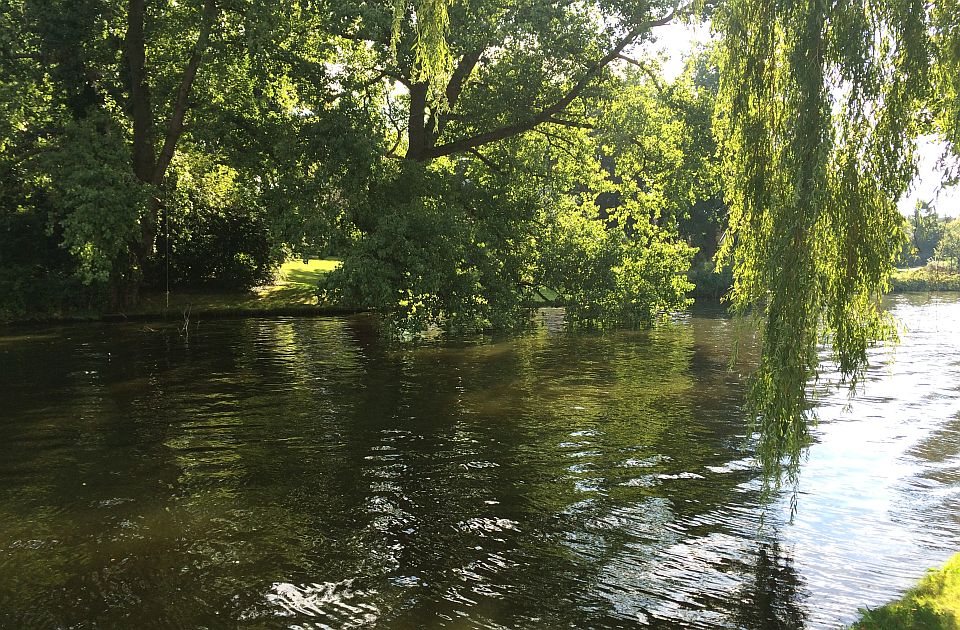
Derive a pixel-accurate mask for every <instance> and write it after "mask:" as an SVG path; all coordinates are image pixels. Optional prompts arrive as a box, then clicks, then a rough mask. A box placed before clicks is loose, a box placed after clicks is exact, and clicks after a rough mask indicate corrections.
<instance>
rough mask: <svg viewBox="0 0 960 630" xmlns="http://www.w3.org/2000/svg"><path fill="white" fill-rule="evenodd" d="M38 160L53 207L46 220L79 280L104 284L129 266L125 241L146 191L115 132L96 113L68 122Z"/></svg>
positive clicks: (136, 229) (134, 230) (136, 223)
mask: <svg viewBox="0 0 960 630" xmlns="http://www.w3.org/2000/svg"><path fill="white" fill-rule="evenodd" d="M43 162H44V171H45V172H46V173H49V175H47V176H46V178H47V182H46V183H47V186H46V189H47V192H48V194H49V195H50V200H51V202H52V204H53V208H55V210H54V212H52V213H51V216H50V220H51V221H52V222H54V223H56V224H57V225H59V226H60V228H61V229H62V235H63V241H62V243H63V246H64V247H65V248H66V249H68V250H69V251H70V253H71V254H73V256H74V257H75V258H76V260H77V271H76V273H77V275H78V276H79V277H80V279H81V280H82V281H83V282H84V283H85V284H90V283H94V282H101V283H103V282H106V281H107V280H109V278H110V276H111V274H112V273H113V272H114V271H116V270H117V269H118V268H120V267H123V266H125V265H127V264H129V263H128V260H127V259H126V256H127V252H128V245H129V243H130V242H131V241H132V240H134V239H135V237H136V235H137V234H138V232H139V219H140V215H141V213H142V212H143V208H144V207H145V206H146V203H147V198H148V195H149V190H148V189H146V188H144V187H143V186H142V185H141V184H140V183H139V182H137V181H136V178H135V177H134V175H133V171H132V170H131V169H130V161H129V153H127V151H126V147H125V146H124V142H123V138H122V136H121V132H120V130H118V129H116V128H114V127H113V126H112V124H111V121H109V120H106V119H104V118H101V117H87V118H84V119H82V120H80V121H79V122H75V123H74V122H71V123H69V124H68V125H67V126H66V127H65V129H64V131H63V138H62V143H61V146H60V147H59V148H58V149H57V150H55V151H52V152H50V153H47V154H45V155H44V156H43ZM51 229H52V226H51Z"/></svg>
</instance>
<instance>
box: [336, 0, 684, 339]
mask: <svg viewBox="0 0 960 630" xmlns="http://www.w3.org/2000/svg"><path fill="white" fill-rule="evenodd" d="M433 4H435V3H419V4H416V5H415V6H414V7H408V6H407V5H406V4H404V3H400V6H401V10H400V11H399V12H397V10H396V9H397V5H392V6H383V7H380V6H376V5H372V4H369V3H365V2H356V3H342V2H338V3H331V4H330V5H329V6H326V7H324V9H325V10H327V11H329V12H331V13H332V14H333V15H334V23H335V24H337V25H338V26H336V27H335V28H334V29H333V30H335V31H337V32H339V33H341V34H342V35H341V37H342V40H341V41H342V43H341V44H339V45H340V46H341V47H342V49H343V50H344V51H350V50H362V51H365V53H369V54H370V57H368V58H366V59H365V61H367V63H369V65H367V66H363V65H357V64H343V65H344V67H345V68H346V70H345V72H344V75H345V76H346V77H348V81H350V82H351V84H353V85H356V86H362V87H361V88H360V89H362V90H363V91H364V92H365V93H366V94H367V103H368V112H369V114H370V119H371V120H377V119H378V118H379V120H380V121H381V123H380V126H381V128H382V130H383V134H384V136H385V137H387V138H389V141H388V142H387V143H385V145H384V146H383V147H382V149H383V153H384V157H385V161H384V162H383V163H382V165H381V166H380V167H378V169H376V170H377V171H378V173H377V174H376V175H375V176H372V177H371V178H370V179H369V180H368V183H367V184H366V185H365V188H366V191H367V195H366V198H365V199H359V198H358V199H355V200H354V201H355V202H356V203H355V204H352V205H350V206H348V207H347V208H346V213H345V214H346V221H345V222H344V223H343V224H342V227H343V228H344V229H345V231H347V232H348V233H349V234H350V237H349V243H350V244H349V245H348V246H347V247H346V248H345V250H344V254H345V260H344V264H343V266H342V268H341V270H340V271H338V272H337V273H334V274H332V276H331V277H330V279H329V283H328V286H327V287H326V289H327V293H326V295H327V296H328V297H329V298H332V299H340V300H344V301H347V302H350V303H358V302H359V303H362V304H368V305H374V306H376V307H378V308H379V309H380V310H382V311H384V312H388V313H392V314H393V315H395V318H394V320H395V321H399V322H402V323H403V327H405V328H422V327H423V326H425V325H428V324H435V323H444V324H445V325H447V326H450V327H453V328H459V329H463V328H477V327H480V328H486V327H489V326H491V325H495V326H511V325H517V324H518V323H521V322H522V320H523V317H522V316H521V315H522V312H523V308H522V306H523V305H524V304H526V305H529V302H530V299H531V298H532V297H534V296H535V295H536V293H537V290H538V287H539V286H540V284H541V283H543V282H548V284H549V285H550V287H549V288H550V289H552V290H554V291H556V292H559V293H560V294H561V295H562V296H564V297H565V298H566V299H567V300H568V301H570V302H577V303H579V302H580V301H581V300H586V302H589V304H590V308H587V304H586V302H585V303H584V304H583V305H584V307H585V308H584V309H583V311H581V312H582V313H584V314H585V313H587V312H590V313H591V315H590V316H589V317H585V318H584V320H586V319H589V320H590V321H591V322H593V323H594V324H600V320H603V323H604V325H606V324H609V323H611V322H612V321H613V320H614V319H616V318H618V317H620V316H622V317H623V318H624V319H625V320H627V321H633V322H639V321H640V320H644V319H649V318H651V317H656V316H657V315H658V314H659V313H661V312H662V311H665V310H670V309H674V308H676V307H678V306H681V305H682V304H683V303H684V300H683V289H684V287H685V286H686V285H685V283H684V282H682V281H677V282H673V277H674V276H679V275H680V274H682V272H683V271H684V270H685V269H686V267H687V266H688V264H689V263H688V260H689V255H688V254H687V253H684V252H685V248H683V247H679V248H675V251H676V252H677V255H676V256H672V255H670V256H667V255H665V256H663V257H662V258H660V259H658V261H657V262H658V264H660V265H662V266H663V269H661V270H659V271H656V270H655V269H654V266H653V265H652V262H653V259H652V258H643V257H640V256H639V252H640V251H641V250H642V249H643V248H644V247H645V246H647V245H649V246H652V247H654V249H656V248H659V247H661V245H662V246H663V249H662V252H666V251H667V250H670V251H674V250H673V249H671V248H670V247H668V246H667V245H668V244H669V243H672V242H674V241H676V240H677V235H676V227H675V225H664V226H661V225H659V224H658V217H659V216H660V213H661V211H662V209H663V208H662V205H663V204H662V203H661V202H658V201H656V198H658V197H657V195H655V194H654V195H651V194H650V192H651V191H649V190H647V191H644V190H643V189H642V186H637V185H635V183H634V181H633V180H631V179H627V178H612V177H609V176H608V175H607V174H606V173H605V172H604V171H603V169H602V168H601V165H600V163H599V162H598V160H597V159H596V157H597V155H598V154H599V153H600V152H601V147H602V145H603V144H604V143H605V142H607V139H608V138H610V137H612V136H611V134H610V133H608V131H609V130H605V129H602V128H601V127H602V126H603V122H602V121H603V119H604V116H603V115H602V114H603V111H604V109H605V108H609V106H610V104H611V102H614V101H615V100H616V98H617V96H616V95H617V94H618V91H619V90H621V89H622V87H623V85H624V81H623V77H624V74H623V72H624V68H627V67H630V66H631V61H632V60H625V59H624V54H623V53H624V50H625V49H626V48H627V46H629V45H630V44H632V43H634V42H637V41H639V40H640V39H641V38H643V37H646V36H648V34H649V33H650V30H651V29H652V28H653V27H654V26H656V25H657V24H661V23H665V22H666V21H668V20H669V19H671V18H672V16H673V13H672V11H671V10H670V9H669V8H668V7H667V6H660V5H650V6H648V5H642V6H638V5H635V4H632V3H628V2H623V3H585V4H577V3H562V4H560V5H550V4H546V3H534V4H530V3H525V2H509V3H507V4H506V5H504V4H503V3H492V2H488V1H480V0H477V1H473V2H463V3H459V2H458V3H454V4H452V5H450V6H449V22H448V23H447V26H446V27H445V28H444V29H442V30H444V31H445V36H444V38H443V40H444V42H443V46H444V51H445V52H444V54H442V55H439V56H438V57H436V58H437V59H439V58H440V57H444V56H446V59H447V61H446V62H441V61H437V62H435V63H434V62H431V63H433V65H435V66H436V67H437V68H439V70H435V71H430V72H428V71H425V70H424V68H425V67H426V66H429V65H431V64H430V63H427V62H424V61H422V57H423V56H422V55H421V54H420V52H419V51H421V50H422V48H423V46H424V45H426V44H424V35H423V15H421V13H422V12H423V6H422V5H433ZM441 4H442V3H441ZM430 15H438V13H437V12H435V11H434V12H432V13H430ZM600 16H604V18H605V22H604V21H602V20H599V17H600ZM426 39H427V40H430V38H426ZM430 41H432V40H430ZM347 54H353V53H347ZM615 65H616V66H617V68H618V70H617V71H614V66H615ZM644 131H645V130H644ZM639 144H640V147H642V143H639ZM640 147H637V146H635V145H630V149H629V150H630V151H631V152H635V151H637V150H639V148H640ZM665 172H666V169H664V170H662V171H657V172H656V173H650V174H649V175H648V176H647V177H646V181H647V182H650V181H653V180H656V179H657V178H658V177H659V176H660V175H661V174H662V173H665ZM615 180H616V181H615ZM657 186H661V184H659V183H658V184H657ZM612 188H619V189H621V190H622V191H623V192H624V200H625V203H624V204H623V206H624V207H623V208H622V209H621V210H620V214H621V215H622V216H621V217H620V219H619V221H620V223H619V225H621V226H626V225H627V224H628V223H629V224H635V225H637V226H641V227H640V228H638V229H635V230H633V232H632V233H631V234H630V235H629V238H626V237H625V236H626V235H625V234H621V235H619V236H615V235H613V234H612V233H611V234H607V233H605V232H604V231H603V230H602V229H601V230H596V229H594V228H595V227H596V226H595V225H593V224H597V225H600V226H602V225H603V222H604V221H605V220H606V217H604V216H601V212H600V211H599V209H598V208H597V203H596V199H597V196H598V195H600V194H601V193H603V192H607V191H609V190H611V189H612ZM621 231H622V230H621ZM561 234H563V235H564V236H561ZM595 239H601V240H603V242H604V244H603V245H601V244H600V243H599V242H596V241H595ZM588 241H590V242H594V245H596V247H589V248H586V249H583V248H575V251H577V252H578V254H577V256H578V257H579V260H580V262H584V261H587V260H593V261H594V262H595V263H596V264H602V263H603V261H601V260H600V258H595V257H600V256H601V254H600V252H601V251H605V252H606V254H604V256H606V258H604V260H605V261H607V262H610V261H619V262H616V263H614V269H615V270H616V271H613V272H612V273H609V274H608V275H605V276H603V282H602V283H601V284H598V285H595V286H594V288H595V289H596V291H595V292H590V294H589V295H588V294H587V293H585V292H583V291H581V290H579V289H578V290H574V289H573V287H575V286H576V287H581V288H582V287H585V286H586V285H587V284H589V283H587V282H586V281H585V279H584V278H582V277H580V278H577V277H573V276H572V275H568V276H566V277H562V276H563V271H564V267H563V266H561V265H559V263H558V262H557V261H558V258H557V257H556V255H555V254H556V253H557V251H558V249H557V248H558V247H564V248H565V247H568V246H570V245H573V244H579V245H586V243H587V242H588ZM561 243H565V244H564V245H562V246H561ZM638 243H639V244H644V245H642V246H641V245H638ZM611 248H612V249H611ZM627 250H631V252H628V251H627ZM567 251H568V252H570V253H571V255H572V252H573V251H574V250H569V249H568V250H567ZM644 261H647V262H644ZM568 262H569V264H568V265H567V266H566V267H565V268H566V270H567V271H568V272H569V273H570V274H574V273H575V272H574V270H575V269H583V268H584V267H583V266H581V265H580V264H579V263H577V262H574V261H573V260H570V261H568ZM621 263H622V264H621ZM628 267H629V268H630V269H632V270H633V271H631V272H629V273H627V272H626V269H627V268H628ZM608 271H609V269H608ZM663 273H667V275H668V276H670V278H671V280H670V282H668V283H667V285H666V287H667V288H668V290H667V291H665V292H660V291H659V290H658V291H646V292H641V291H640V289H639V288H638V289H637V291H635V292H634V294H633V295H630V294H629V291H628V289H627V287H629V286H633V287H639V284H638V283H639V282H640V278H647V280H645V281H649V282H656V283H658V284H659V282H660V281H659V280H656V281H655V280H654V277H657V278H659V277H660V275H661V274H663ZM628 276H629V277H631V278H633V280H629V281H627V280H626V278H627V277H628ZM594 279H595V280H599V279H600V276H596V277H595V278H594ZM641 294H642V295H646V296H648V297H646V298H638V296H640V295H641ZM574 295H576V297H574ZM615 295H616V296H619V297H613V296H615ZM645 300H648V301H647V303H646V304H644V305H643V306H642V307H641V305H640V302H644V301H645ZM601 301H603V302H604V303H606V304H608V305H610V307H609V308H601V309H594V308H592V307H594V306H596V305H597V304H598V303H599V302H601ZM615 303H616V304H620V306H621V308H619V309H618V308H614V307H613V305H614V304H615ZM630 303H633V306H630V307H626V308H622V307H624V306H625V305H627V304H630ZM577 311H578V309H575V308H571V309H570V314H571V317H575V313H576V312H577ZM615 313H619V314H620V315H615Z"/></svg>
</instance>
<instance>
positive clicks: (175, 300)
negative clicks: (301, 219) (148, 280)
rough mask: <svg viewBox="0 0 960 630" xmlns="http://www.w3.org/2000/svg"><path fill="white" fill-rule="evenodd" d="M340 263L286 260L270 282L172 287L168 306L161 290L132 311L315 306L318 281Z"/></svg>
mask: <svg viewBox="0 0 960 630" xmlns="http://www.w3.org/2000/svg"><path fill="white" fill-rule="evenodd" d="M339 266H340V261H339V260H332V259H323V260H321V259H310V260H308V261H306V262H304V261H303V260H300V259H294V260H288V261H287V262H285V263H284V264H283V265H281V266H280V269H279V270H278V271H277V278H276V281H275V282H274V283H273V284H270V285H265V286H262V287H255V288H253V289H251V290H250V291H239V292H232V293H225V292H205V291H178V290H176V289H174V290H172V291H171V292H170V301H169V306H167V299H166V296H165V295H164V294H163V293H154V294H149V295H145V296H143V299H142V302H141V304H140V307H139V308H138V309H137V310H136V311H134V312H137V313H161V312H164V311H183V310H184V309H186V308H188V307H189V308H190V309H191V311H193V312H197V311H231V310H241V309H243V310H248V309H249V310H261V309H262V310H269V309H276V308H288V307H297V306H314V305H317V284H318V282H319V281H320V279H321V278H322V277H323V276H324V275H326V274H327V273H329V272H331V271H333V270H334V269H336V268H337V267H339Z"/></svg>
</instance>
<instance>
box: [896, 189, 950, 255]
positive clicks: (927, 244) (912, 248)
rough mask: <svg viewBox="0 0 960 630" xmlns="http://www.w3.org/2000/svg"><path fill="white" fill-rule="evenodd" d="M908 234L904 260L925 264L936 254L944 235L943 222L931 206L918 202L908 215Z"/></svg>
mask: <svg viewBox="0 0 960 630" xmlns="http://www.w3.org/2000/svg"><path fill="white" fill-rule="evenodd" d="M908 234H909V235H910V244H909V253H910V255H909V256H908V257H905V262H906V263H907V264H916V265H925V264H927V262H929V261H930V259H931V258H933V257H934V256H935V255H936V252H937V249H938V247H939V245H940V239H942V238H943V236H944V224H943V222H942V221H941V220H940V217H938V216H937V213H936V212H935V211H934V210H933V209H932V208H930V207H929V206H927V205H925V204H921V203H918V204H917V206H916V208H914V210H913V214H912V215H911V217H910V224H909V226H908Z"/></svg>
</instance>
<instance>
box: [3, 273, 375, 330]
mask: <svg viewBox="0 0 960 630" xmlns="http://www.w3.org/2000/svg"><path fill="white" fill-rule="evenodd" d="M339 265H340V261H338V260H330V259H323V260H320V259H310V260H308V261H306V262H304V261H302V260H299V259H297V260H289V261H287V262H285V263H284V264H283V265H281V267H280V269H279V270H278V271H277V275H276V279H275V281H274V282H273V283H272V284H269V285H264V286H260V287H254V288H253V289H250V290H248V291H233V292H230V291H202V290H173V291H171V292H170V295H169V296H168V295H166V293H164V292H146V293H144V294H143V295H142V296H141V299H140V303H139V304H138V305H137V306H136V307H133V308H130V309H126V310H124V311H118V312H109V311H103V312H99V311H94V310H89V311H74V312H64V313H47V314H43V315H36V316H33V317H29V318H26V319H18V320H14V321H8V322H6V323H54V322H56V323H75V322H90V321H146V320H182V319H184V318H186V317H190V318H193V319H197V318H204V319H214V318H225V317H251V316H265V315H301V316H307V315H344V314H349V313H356V312H360V311H362V310H363V309H359V308H343V307H335V306H330V305H326V304H321V303H320V302H319V300H318V298H317V284H318V282H319V281H320V279H321V278H322V277H323V276H324V275H326V274H327V273H329V272H330V271H332V270H334V269H336V268H337V266H339ZM0 323H3V322H2V321H0Z"/></svg>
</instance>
